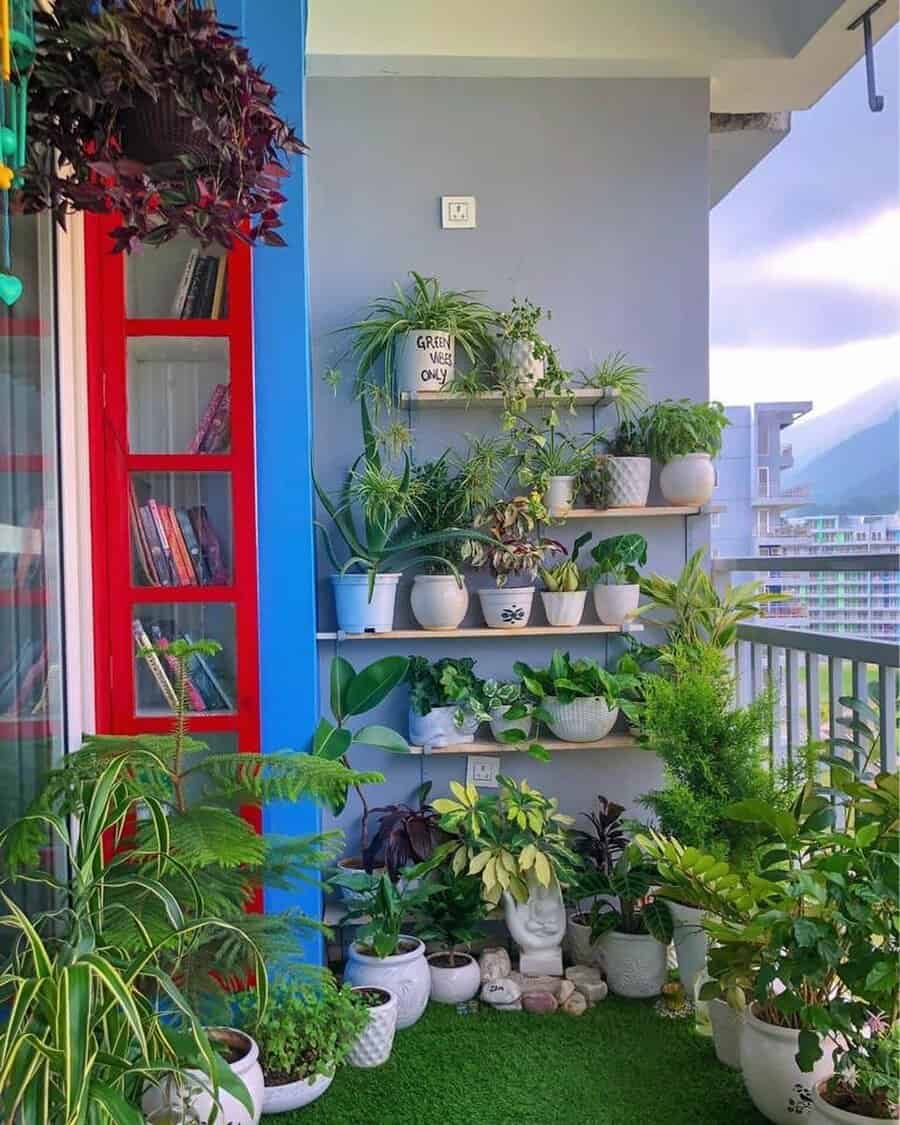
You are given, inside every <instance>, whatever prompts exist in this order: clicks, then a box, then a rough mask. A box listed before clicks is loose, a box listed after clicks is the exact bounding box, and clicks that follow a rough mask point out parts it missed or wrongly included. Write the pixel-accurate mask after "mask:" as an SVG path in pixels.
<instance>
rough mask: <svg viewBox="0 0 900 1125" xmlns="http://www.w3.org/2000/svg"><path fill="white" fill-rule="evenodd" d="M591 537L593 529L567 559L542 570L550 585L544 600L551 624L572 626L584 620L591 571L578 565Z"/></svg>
mask: <svg viewBox="0 0 900 1125" xmlns="http://www.w3.org/2000/svg"><path fill="white" fill-rule="evenodd" d="M590 538H591V532H590V531H586V532H585V533H584V534H583V535H579V536H578V538H577V539H576V540H575V542H574V543H573V544H572V553H571V554H570V555H569V557H568V558H567V559H564V560H563V562H561V563H557V564H556V565H555V566H542V567H540V569H539V571H538V573H539V574H540V577H541V581H542V582H543V583H544V586H545V587H546V589H544V590H542V591H541V601H542V602H543V605H544V613H545V614H546V617H547V621H548V622H549V624H551V625H556V626H566V627H570V628H571V627H574V626H576V625H578V624H579V622H580V621H581V618H582V615H583V613H584V603H585V599H586V598H587V586H588V582H589V579H590V573H589V572H588V571H585V570H583V569H582V568H581V567H580V566H579V565H578V555H579V552H580V551H581V548H582V547H583V546H584V545H585V543H587V542H588V541H589V540H590Z"/></svg>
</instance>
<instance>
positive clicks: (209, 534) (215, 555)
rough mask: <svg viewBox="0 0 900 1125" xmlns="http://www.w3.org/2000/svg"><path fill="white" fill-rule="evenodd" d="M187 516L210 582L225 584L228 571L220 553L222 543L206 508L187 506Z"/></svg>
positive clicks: (217, 584)
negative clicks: (192, 526) (204, 561)
mask: <svg viewBox="0 0 900 1125" xmlns="http://www.w3.org/2000/svg"><path fill="white" fill-rule="evenodd" d="M188 516H189V517H190V521H191V523H192V524H193V525H194V531H195V532H196V535H197V542H198V543H199V544H200V550H201V551H202V552H203V557H204V559H205V560H206V567H207V569H208V571H209V577H210V583H211V584H212V585H213V586H225V585H227V583H228V571H227V570H226V568H225V560H224V558H223V554H222V544H221V543H220V542H219V537H218V535H216V531H215V528H214V527H213V525H212V523H211V522H210V519H209V516H208V515H207V512H206V508H204V507H203V505H202V504H201V505H200V506H199V507H197V508H188Z"/></svg>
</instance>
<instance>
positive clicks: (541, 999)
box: [522, 992, 559, 1016]
mask: <svg viewBox="0 0 900 1125" xmlns="http://www.w3.org/2000/svg"><path fill="white" fill-rule="evenodd" d="M522 1007H523V1008H524V1009H525V1011H526V1012H531V1013H532V1014H533V1015H538V1016H543V1015H549V1014H550V1013H551V1012H555V1011H556V1009H557V1008H558V1007H559V1005H558V1004H557V1002H556V997H555V996H554V995H553V993H552V992H526V993H525V995H524V996H523V997H522Z"/></svg>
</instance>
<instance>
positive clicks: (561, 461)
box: [516, 419, 598, 519]
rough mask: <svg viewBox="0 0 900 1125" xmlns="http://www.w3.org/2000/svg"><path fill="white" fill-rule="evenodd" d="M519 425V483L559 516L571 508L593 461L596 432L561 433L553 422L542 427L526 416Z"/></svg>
mask: <svg viewBox="0 0 900 1125" xmlns="http://www.w3.org/2000/svg"><path fill="white" fill-rule="evenodd" d="M518 428H519V433H518V444H519V446H520V451H519V455H518V464H517V467H516V475H517V477H518V481H519V484H520V485H521V486H522V487H523V488H525V489H527V490H528V491H529V492H538V493H540V495H541V496H542V498H543V501H544V505H545V507H546V508H547V511H548V513H549V514H550V515H551V516H554V517H556V518H558V519H559V518H562V517H563V516H565V515H567V514H568V513H569V511H570V510H571V509H572V506H573V505H574V503H575V497H576V495H577V493H578V488H579V482H580V480H581V477H582V475H583V474H584V473H585V472H586V471H587V470H588V468H589V467H590V465H591V463H592V461H593V456H594V447H595V446H596V444H597V441H598V438H597V435H596V434H586V435H582V437H580V438H578V437H575V436H573V435H571V434H566V433H560V432H559V430H558V429H557V427H556V426H554V425H549V426H547V427H546V428H543V427H540V426H535V425H533V424H532V423H531V422H528V421H526V420H525V419H520V420H519V426H518Z"/></svg>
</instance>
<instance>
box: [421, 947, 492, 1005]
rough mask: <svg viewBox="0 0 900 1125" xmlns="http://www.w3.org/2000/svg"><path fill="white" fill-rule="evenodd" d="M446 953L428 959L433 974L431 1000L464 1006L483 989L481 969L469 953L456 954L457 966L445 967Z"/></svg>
mask: <svg viewBox="0 0 900 1125" xmlns="http://www.w3.org/2000/svg"><path fill="white" fill-rule="evenodd" d="M447 956H448V955H447V954H446V953H432V954H430V956H429V957H428V958H427V961H428V969H429V972H430V973H431V999H432V1000H434V1001H435V1002H436V1003H437V1004H462V1003H465V1001H466V1000H471V999H472V997H473V996H475V995H476V994H477V992H478V990H479V988H481V969H480V968H479V967H478V962H477V961H476V960H475V958H474V957H471V956H470V955H469V954H468V953H457V954H455V955H454V956H455V960H456V964H455V965H444V964H442V961H445V960H446V959H447Z"/></svg>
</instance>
